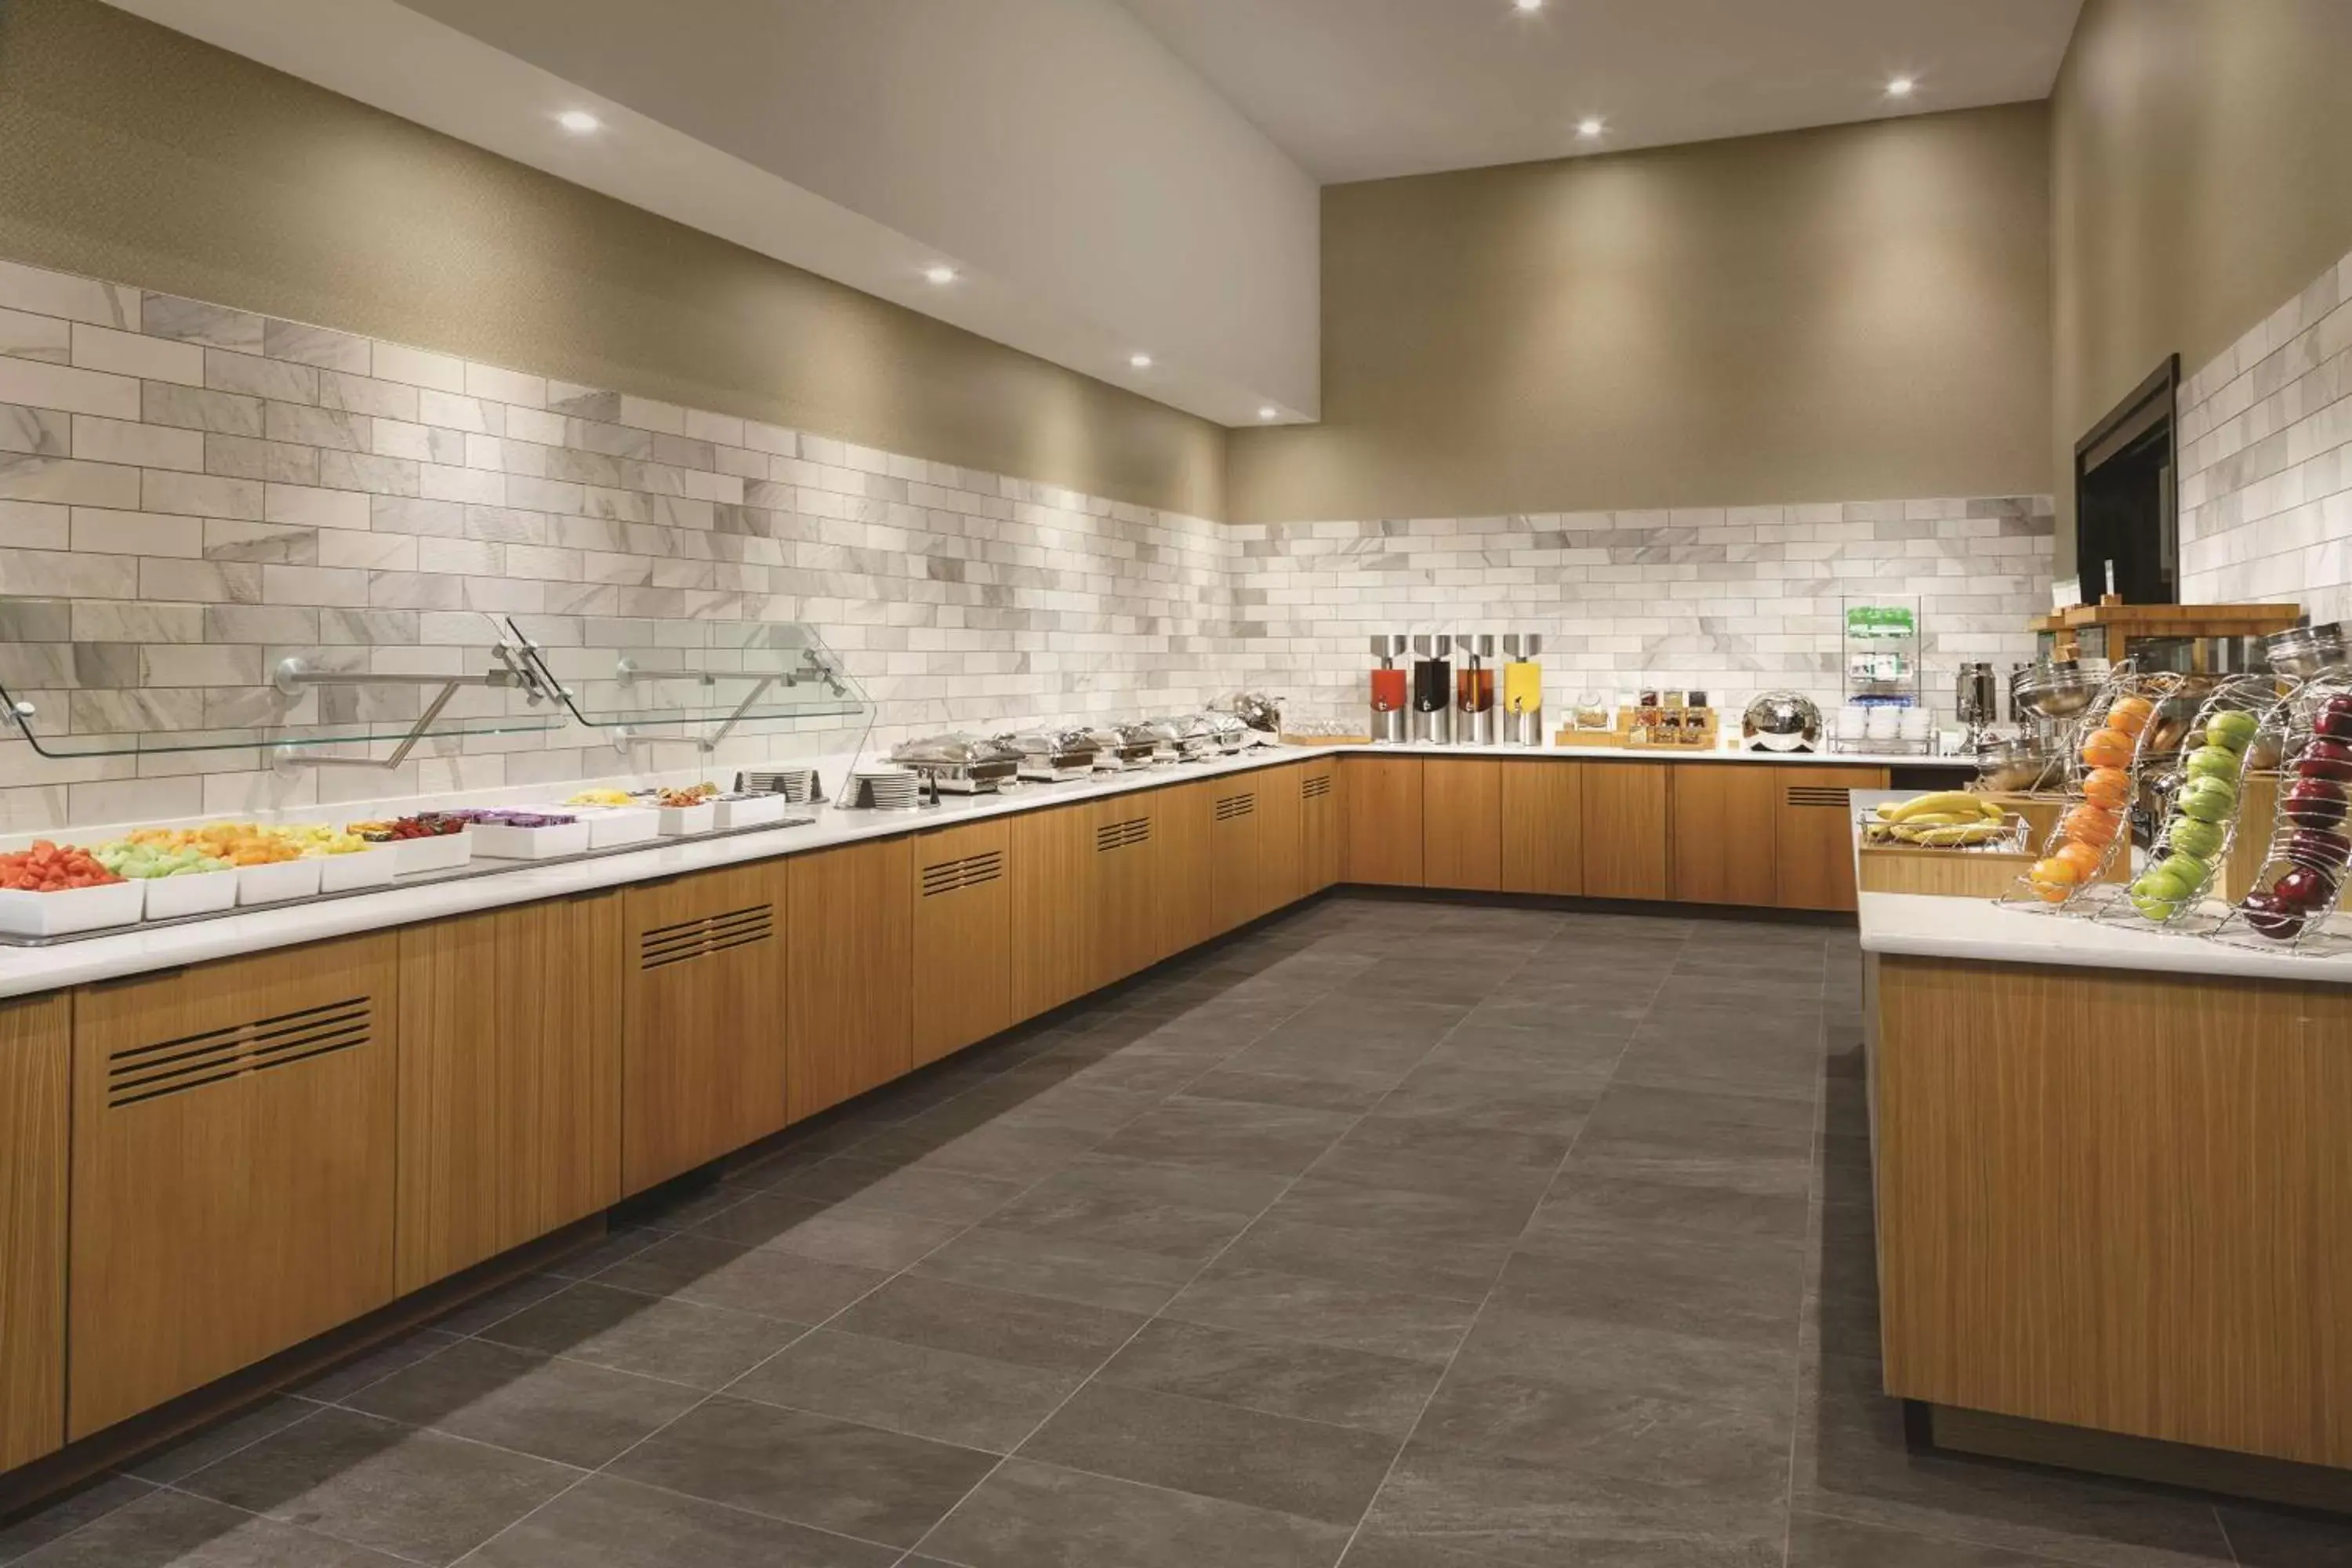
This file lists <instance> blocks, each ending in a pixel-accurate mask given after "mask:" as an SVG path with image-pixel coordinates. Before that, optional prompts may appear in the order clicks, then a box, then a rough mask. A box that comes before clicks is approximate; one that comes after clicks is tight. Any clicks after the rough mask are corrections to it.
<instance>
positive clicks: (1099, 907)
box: [1071, 790, 1160, 990]
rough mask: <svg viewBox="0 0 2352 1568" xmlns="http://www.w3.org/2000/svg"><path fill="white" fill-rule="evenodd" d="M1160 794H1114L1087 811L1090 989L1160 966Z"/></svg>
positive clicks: (1144, 792) (1148, 792) (1075, 808)
mask: <svg viewBox="0 0 2352 1568" xmlns="http://www.w3.org/2000/svg"><path fill="white" fill-rule="evenodd" d="M1159 796H1160V792H1156V791H1151V790H1146V791H1143V792H1141V793H1140V794H1137V795H1114V796H1112V797H1111V798H1110V799H1108V800H1106V801H1102V802H1099V803H1097V805H1094V806H1092V807H1088V808H1084V809H1087V811H1088V812H1089V814H1090V816H1091V817H1092V822H1093V828H1094V841H1093V847H1094V889H1095V918H1094V974H1093V975H1092V977H1091V979H1092V984H1090V985H1089V986H1088V989H1089V990H1092V989H1095V988H1097V987H1100V986H1104V985H1108V984H1113V983H1114V982H1116V981H1120V980H1124V979H1126V978H1127V977H1128V976H1129V975H1130V974H1133V973H1137V972H1138V971H1139V970H1143V969H1149V968H1150V966H1151V965H1153V964H1154V963H1158V962H1160V908H1159V900H1160V800H1159ZM1071 809H1073V810H1077V809H1081V808H1078V807H1072V808H1071Z"/></svg>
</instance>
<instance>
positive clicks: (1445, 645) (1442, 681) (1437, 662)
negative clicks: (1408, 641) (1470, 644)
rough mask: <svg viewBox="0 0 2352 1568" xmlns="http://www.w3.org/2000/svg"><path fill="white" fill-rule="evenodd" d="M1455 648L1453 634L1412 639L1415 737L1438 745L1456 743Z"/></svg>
mask: <svg viewBox="0 0 2352 1568" xmlns="http://www.w3.org/2000/svg"><path fill="white" fill-rule="evenodd" d="M1453 651H1454V639H1453V638H1452V637H1447V636H1444V635H1442V634H1441V635H1439V636H1436V637H1415V638H1413V639H1412V653H1413V659H1412V738H1413V739H1414V740H1416V741H1423V742H1431V743H1433V744H1435V745H1440V746H1446V745H1451V744H1453V742H1454V665H1453V662H1452V661H1451V660H1450V659H1449V658H1447V657H1446V656H1447V655H1449V654H1451V653H1452V652H1453Z"/></svg>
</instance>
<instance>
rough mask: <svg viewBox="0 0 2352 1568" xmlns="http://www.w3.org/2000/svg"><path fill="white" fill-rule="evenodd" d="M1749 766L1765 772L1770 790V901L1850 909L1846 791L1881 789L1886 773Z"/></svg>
mask: <svg viewBox="0 0 2352 1568" xmlns="http://www.w3.org/2000/svg"><path fill="white" fill-rule="evenodd" d="M1749 765H1750V766H1752V767H1755V768H1758V769H1759V771H1760V770H1769V772H1770V773H1771V774H1772V782H1773V784H1774V785H1775V786H1776V803H1775V804H1776V805H1777V806H1778V816H1779V823H1778V826H1777V829H1776V831H1775V833H1774V836H1773V837H1774V843H1775V846H1776V850H1777V853H1778V856H1779V859H1780V867H1779V877H1778V879H1777V881H1778V889H1779V890H1778V897H1777V899H1776V900H1775V901H1776V902H1778V903H1779V905H1780V908H1782V909H1784V910H1851V909H1853V908H1854V907H1855V900H1854V893H1853V803H1852V802H1851V801H1850V800H1848V798H1847V791H1849V790H1857V789H1885V787H1886V770H1885V768H1859V767H1842V768H1841V767H1822V768H1804V767H1794V766H1783V765H1780V764H1777V763H1750V764H1749Z"/></svg>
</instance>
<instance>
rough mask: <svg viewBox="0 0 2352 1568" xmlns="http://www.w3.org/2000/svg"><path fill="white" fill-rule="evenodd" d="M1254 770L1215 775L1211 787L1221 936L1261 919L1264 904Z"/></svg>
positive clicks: (1216, 925)
mask: <svg viewBox="0 0 2352 1568" xmlns="http://www.w3.org/2000/svg"><path fill="white" fill-rule="evenodd" d="M1264 787H1265V786H1264V781H1263V780H1261V779H1260V778H1259V777H1258V776H1257V775H1256V774H1255V773H1246V774H1243V775H1242V776H1240V777H1237V778H1230V779H1215V780H1212V781H1211V782H1210V784H1209V785H1208V789H1209V868H1210V870H1209V886H1210V888H1211V889H1212V897H1213V900H1214V910H1215V913H1214V916H1213V919H1212V921H1211V930H1212V933H1213V934H1214V935H1218V936H1222V935H1223V934H1224V933H1225V932H1227V931H1232V930H1234V928H1236V927H1238V926H1244V925H1247V924H1248V923H1249V922H1250V921H1254V920H1255V919H1257V917H1258V915H1259V913H1260V912H1261V911H1262V910H1264V909H1265V896H1264V894H1263V893H1262V892H1261V891H1260V889H1261V888H1262V887H1263V886H1264V885H1265V867H1264V865H1263V864H1261V862H1260V845H1261V843H1262V842H1263V836H1262V835H1261V834H1260V833H1259V831H1258V830H1259V828H1260V827H1261V826H1264V817H1263V816H1262V815H1261V814H1260V812H1259V811H1258V804H1257V803H1258V794H1259V791H1260V790H1261V789H1263V788H1264Z"/></svg>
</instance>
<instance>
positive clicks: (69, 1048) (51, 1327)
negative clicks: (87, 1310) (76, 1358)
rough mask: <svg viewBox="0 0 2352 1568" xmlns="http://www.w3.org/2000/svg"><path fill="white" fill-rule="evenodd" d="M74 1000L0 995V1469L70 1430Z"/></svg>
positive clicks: (36, 1453)
mask: <svg viewBox="0 0 2352 1568" xmlns="http://www.w3.org/2000/svg"><path fill="white" fill-rule="evenodd" d="M72 1079H73V1002H72V999H71V998H70V997H69V996H68V995H67V994H65V993H62V992H60V993H58V994H55V995H51V996H42V997H37V998H34V999H32V1000H30V1001H25V1002H7V1003H0V1470H12V1469H15V1468H16V1467H17V1466H18V1465H22V1464H27V1463H29V1462H31V1461H32V1460H35V1459H37V1458H40V1457H41V1456H42V1455H44V1454H47V1453H49V1452H51V1451H53V1450H54V1449H56V1448H57V1447H58V1446H59V1445H60V1444H62V1443H63V1442H64V1441H65V1435H66V1185H67V1184H66V1170H67V1162H68V1128H69V1126H70V1125H71V1122H70V1120H69V1117H70V1097H69V1093H68V1090H69V1088H70V1085H71V1083H72Z"/></svg>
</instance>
